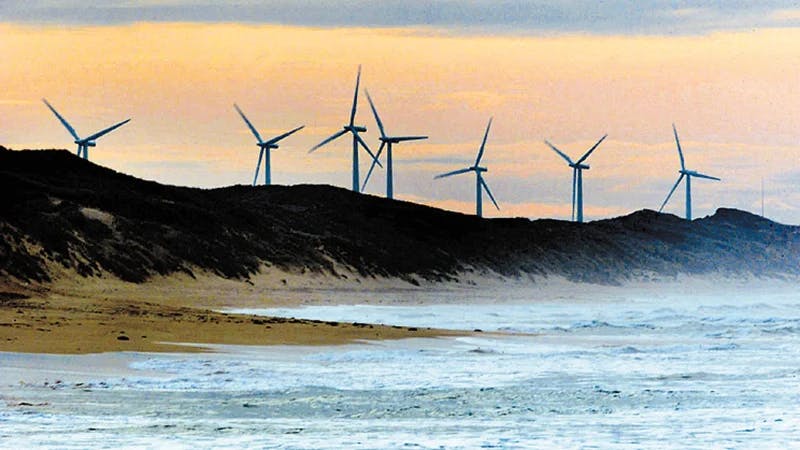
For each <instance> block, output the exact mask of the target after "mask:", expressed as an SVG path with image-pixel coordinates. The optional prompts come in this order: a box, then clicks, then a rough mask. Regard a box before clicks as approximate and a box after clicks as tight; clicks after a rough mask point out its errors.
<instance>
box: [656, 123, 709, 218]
mask: <svg viewBox="0 0 800 450" xmlns="http://www.w3.org/2000/svg"><path fill="white" fill-rule="evenodd" d="M672 132H673V133H674V134H675V145H677V146H678V157H679V158H680V159H681V170H679V171H678V173H680V174H681V175H680V176H679V177H678V181H676V182H675V185H674V186H672V189H671V190H670V191H669V194H668V195H667V198H666V199H664V203H662V204H661V208H658V212H661V211H662V210H663V209H664V206H666V205H667V202H668V201H669V199H670V197H672V193H673V192H675V189H677V188H678V185H679V184H681V180H683V179H684V177H685V178H686V220H692V177H697V178H706V179H709V180H716V181H720V179H719V178H717V177H712V176H711V175H705V174H702V173H700V172H696V171H694V170H687V169H686V165H685V164H684V161H683V151H682V150H681V141H680V140H679V139H678V130H677V129H676V128H675V124H674V123H673V124H672Z"/></svg>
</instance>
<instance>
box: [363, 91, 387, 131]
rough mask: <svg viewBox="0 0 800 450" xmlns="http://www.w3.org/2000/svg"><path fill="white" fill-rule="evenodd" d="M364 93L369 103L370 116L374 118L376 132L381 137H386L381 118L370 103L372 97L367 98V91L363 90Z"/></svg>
mask: <svg viewBox="0 0 800 450" xmlns="http://www.w3.org/2000/svg"><path fill="white" fill-rule="evenodd" d="M364 93H365V94H367V101H368V102H369V107H370V108H372V114H373V115H374V116H375V122H376V123H377V124H378V130H380V132H381V137H386V132H385V131H384V129H383V122H381V118H380V116H379V115H378V110H377V109H375V104H374V103H372V97H370V96H369V91H368V90H366V89H364Z"/></svg>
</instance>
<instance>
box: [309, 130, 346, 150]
mask: <svg viewBox="0 0 800 450" xmlns="http://www.w3.org/2000/svg"><path fill="white" fill-rule="evenodd" d="M345 133H347V130H344V129H342V130H339V131H337V132H336V133H335V134H334V135H333V136H331V137H329V138H327V139H325V140H324V141H322V142H320V143H319V144H317V145H315V146H313V147H311V150H309V151H308V153H312V152H313V151H314V150H316V149H318V148H320V147H322V146H323V145H325V144H327V143H328V142H330V141H332V140H334V139H338V138H340V137H342V135H343V134H345Z"/></svg>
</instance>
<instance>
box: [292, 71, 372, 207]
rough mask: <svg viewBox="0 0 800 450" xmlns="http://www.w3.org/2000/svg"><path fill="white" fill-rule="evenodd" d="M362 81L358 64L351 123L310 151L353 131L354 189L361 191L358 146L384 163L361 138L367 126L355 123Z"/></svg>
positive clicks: (310, 151)
mask: <svg viewBox="0 0 800 450" xmlns="http://www.w3.org/2000/svg"><path fill="white" fill-rule="evenodd" d="M360 82H361V66H358V75H357V76H356V89H355V93H354V94H353V108H352V109H351V110H350V123H349V124H347V125H345V126H344V127H343V128H342V129H341V130H339V131H338V132H336V133H335V134H333V135H332V136H331V137H329V138H327V139H325V140H324V141H322V142H320V143H319V144H317V145H315V146H314V147H312V148H311V150H309V151H308V153H312V152H314V151H315V150H317V149H318V148H320V147H322V146H323V145H325V144H327V143H329V142H331V141H333V140H336V139H338V138H339V137H341V136H344V135H345V134H347V133H351V134H352V135H353V191H354V192H360V189H359V188H360V187H361V184H360V183H359V177H358V146H359V145H361V146H362V147H363V148H364V150H366V151H367V153H369V156H371V157H372V160H373V161H374V162H375V164H377V165H378V166H380V167H383V165H382V164H381V163H380V162H379V161H378V159H377V158H376V157H375V155H374V154H373V153H372V150H370V149H369V147H368V146H367V143H366V142H364V140H363V139H361V136H360V135H359V134H358V133H361V132H366V131H367V128H366V127H362V126H359V125H355V120H356V107H357V106H358V86H359V84H360Z"/></svg>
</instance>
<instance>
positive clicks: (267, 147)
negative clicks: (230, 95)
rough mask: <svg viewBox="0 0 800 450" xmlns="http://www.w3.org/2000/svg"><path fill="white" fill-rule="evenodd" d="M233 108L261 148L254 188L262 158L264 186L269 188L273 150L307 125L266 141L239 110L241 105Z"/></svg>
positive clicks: (235, 105) (254, 183) (234, 105)
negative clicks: (279, 142)
mask: <svg viewBox="0 0 800 450" xmlns="http://www.w3.org/2000/svg"><path fill="white" fill-rule="evenodd" d="M233 107H234V108H236V111H237V112H238V113H239V115H240V116H242V120H244V123H246V124H247V127H248V128H250V131H252V132H253V136H255V137H256V140H257V141H258V143H257V144H256V145H258V147H259V148H261V151H259V152H258V163H257V164H256V175H255V176H254V177H253V186H255V185H256V181H257V180H258V169H259V168H260V167H261V160H262V158H263V160H264V185H265V186H269V185H270V184H272V169H271V159H272V158H271V156H272V155H271V153H272V150H273V149H276V148H278V141H280V140H281V139H283V138H285V137H288V136H290V135H292V134H294V133H296V132H298V131H300V130H302V129H303V128H304V127H305V125H301V126H299V127H297V128H295V129H293V130H291V131H287V132H286V133H283V134H281V135H280V136H276V137H274V138H272V139H270V140H268V141H265V140H263V139H261V135H260V134H258V131H257V130H256V127H254V126H253V124H252V123H250V121H249V120H248V119H247V116H245V115H244V113H243V112H242V110H241V109H240V108H239V105H237V104H236V103H234V104H233Z"/></svg>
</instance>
